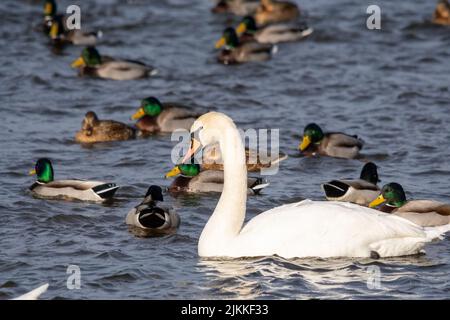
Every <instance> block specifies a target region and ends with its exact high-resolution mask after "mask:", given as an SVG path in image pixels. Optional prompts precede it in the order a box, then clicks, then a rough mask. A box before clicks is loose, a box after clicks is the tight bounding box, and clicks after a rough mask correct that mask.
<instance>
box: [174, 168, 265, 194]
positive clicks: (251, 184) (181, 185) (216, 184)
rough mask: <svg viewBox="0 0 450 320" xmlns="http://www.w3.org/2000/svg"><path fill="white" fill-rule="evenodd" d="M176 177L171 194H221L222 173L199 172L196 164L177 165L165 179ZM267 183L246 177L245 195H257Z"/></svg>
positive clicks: (212, 171)
mask: <svg viewBox="0 0 450 320" xmlns="http://www.w3.org/2000/svg"><path fill="white" fill-rule="evenodd" d="M178 175H180V176H178ZM175 176H178V177H177V178H176V179H175V180H174V181H173V183H172V184H171V185H170V187H169V191H171V192H192V193H197V192H222V190H223V181H224V175H223V171H217V170H205V171H201V168H200V165H198V164H179V165H176V166H175V167H174V168H173V169H172V170H170V171H169V172H168V173H167V174H166V178H171V177H175ZM268 185H269V183H268V182H267V181H266V180H264V179H262V178H257V177H248V179H247V193H248V194H258V193H259V192H260V191H261V190H262V189H264V188H265V187H267V186H268Z"/></svg>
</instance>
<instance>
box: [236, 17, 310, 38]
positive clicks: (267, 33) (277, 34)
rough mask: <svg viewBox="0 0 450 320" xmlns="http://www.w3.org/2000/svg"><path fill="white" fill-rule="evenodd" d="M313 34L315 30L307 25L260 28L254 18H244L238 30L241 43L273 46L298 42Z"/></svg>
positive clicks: (280, 25) (277, 25) (279, 25)
mask: <svg viewBox="0 0 450 320" xmlns="http://www.w3.org/2000/svg"><path fill="white" fill-rule="evenodd" d="M312 32H313V29H312V28H309V27H308V26H306V25H298V26H295V25H289V24H274V25H269V26H267V27H260V28H258V27H257V26H256V22H255V19H254V18H253V17H252V16H246V17H244V18H243V19H242V22H241V23H240V24H239V26H238V27H237V28H236V33H237V35H238V36H239V41H240V42H248V41H257V42H259V43H272V44H275V43H279V42H292V41H298V40H300V39H303V38H305V37H307V36H309V35H310V34H311V33H312Z"/></svg>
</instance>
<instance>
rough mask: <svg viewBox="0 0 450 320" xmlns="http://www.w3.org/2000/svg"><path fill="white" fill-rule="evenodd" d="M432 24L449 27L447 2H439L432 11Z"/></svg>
mask: <svg viewBox="0 0 450 320" xmlns="http://www.w3.org/2000/svg"><path fill="white" fill-rule="evenodd" d="M432 22H433V23H435V24H440V25H444V26H449V25H450V3H449V2H448V1H447V0H440V1H439V2H438V4H437V6H436V9H435V10H434V14H433V20H432Z"/></svg>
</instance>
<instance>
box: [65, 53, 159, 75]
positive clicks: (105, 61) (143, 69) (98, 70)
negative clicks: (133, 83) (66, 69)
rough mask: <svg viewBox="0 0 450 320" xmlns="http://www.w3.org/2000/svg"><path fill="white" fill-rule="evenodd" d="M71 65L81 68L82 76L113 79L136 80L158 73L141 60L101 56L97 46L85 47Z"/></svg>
mask: <svg viewBox="0 0 450 320" xmlns="http://www.w3.org/2000/svg"><path fill="white" fill-rule="evenodd" d="M71 66H72V68H78V69H79V70H80V71H79V74H80V76H84V75H86V76H92V77H98V78H104V79H112V80H134V79H141V78H145V77H147V76H151V75H154V74H156V69H154V68H153V67H151V66H148V65H146V64H144V63H142V62H139V61H134V60H120V59H114V58H111V57H108V56H101V55H100V53H99V52H98V51H97V49H96V48H95V47H86V48H84V49H83V51H82V52H81V56H80V57H79V58H78V59H76V60H75V61H74V62H72V65H71Z"/></svg>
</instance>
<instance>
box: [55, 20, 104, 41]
mask: <svg viewBox="0 0 450 320" xmlns="http://www.w3.org/2000/svg"><path fill="white" fill-rule="evenodd" d="M47 23H48V25H49V27H50V31H49V36H50V39H51V40H52V43H53V44H54V45H60V46H61V45H64V44H73V45H83V46H95V44H96V43H97V39H98V38H99V37H100V36H101V33H95V32H89V33H87V32H83V31H81V30H66V28H64V23H63V17H62V16H55V17H54V18H52V19H50V20H48V22H47Z"/></svg>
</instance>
